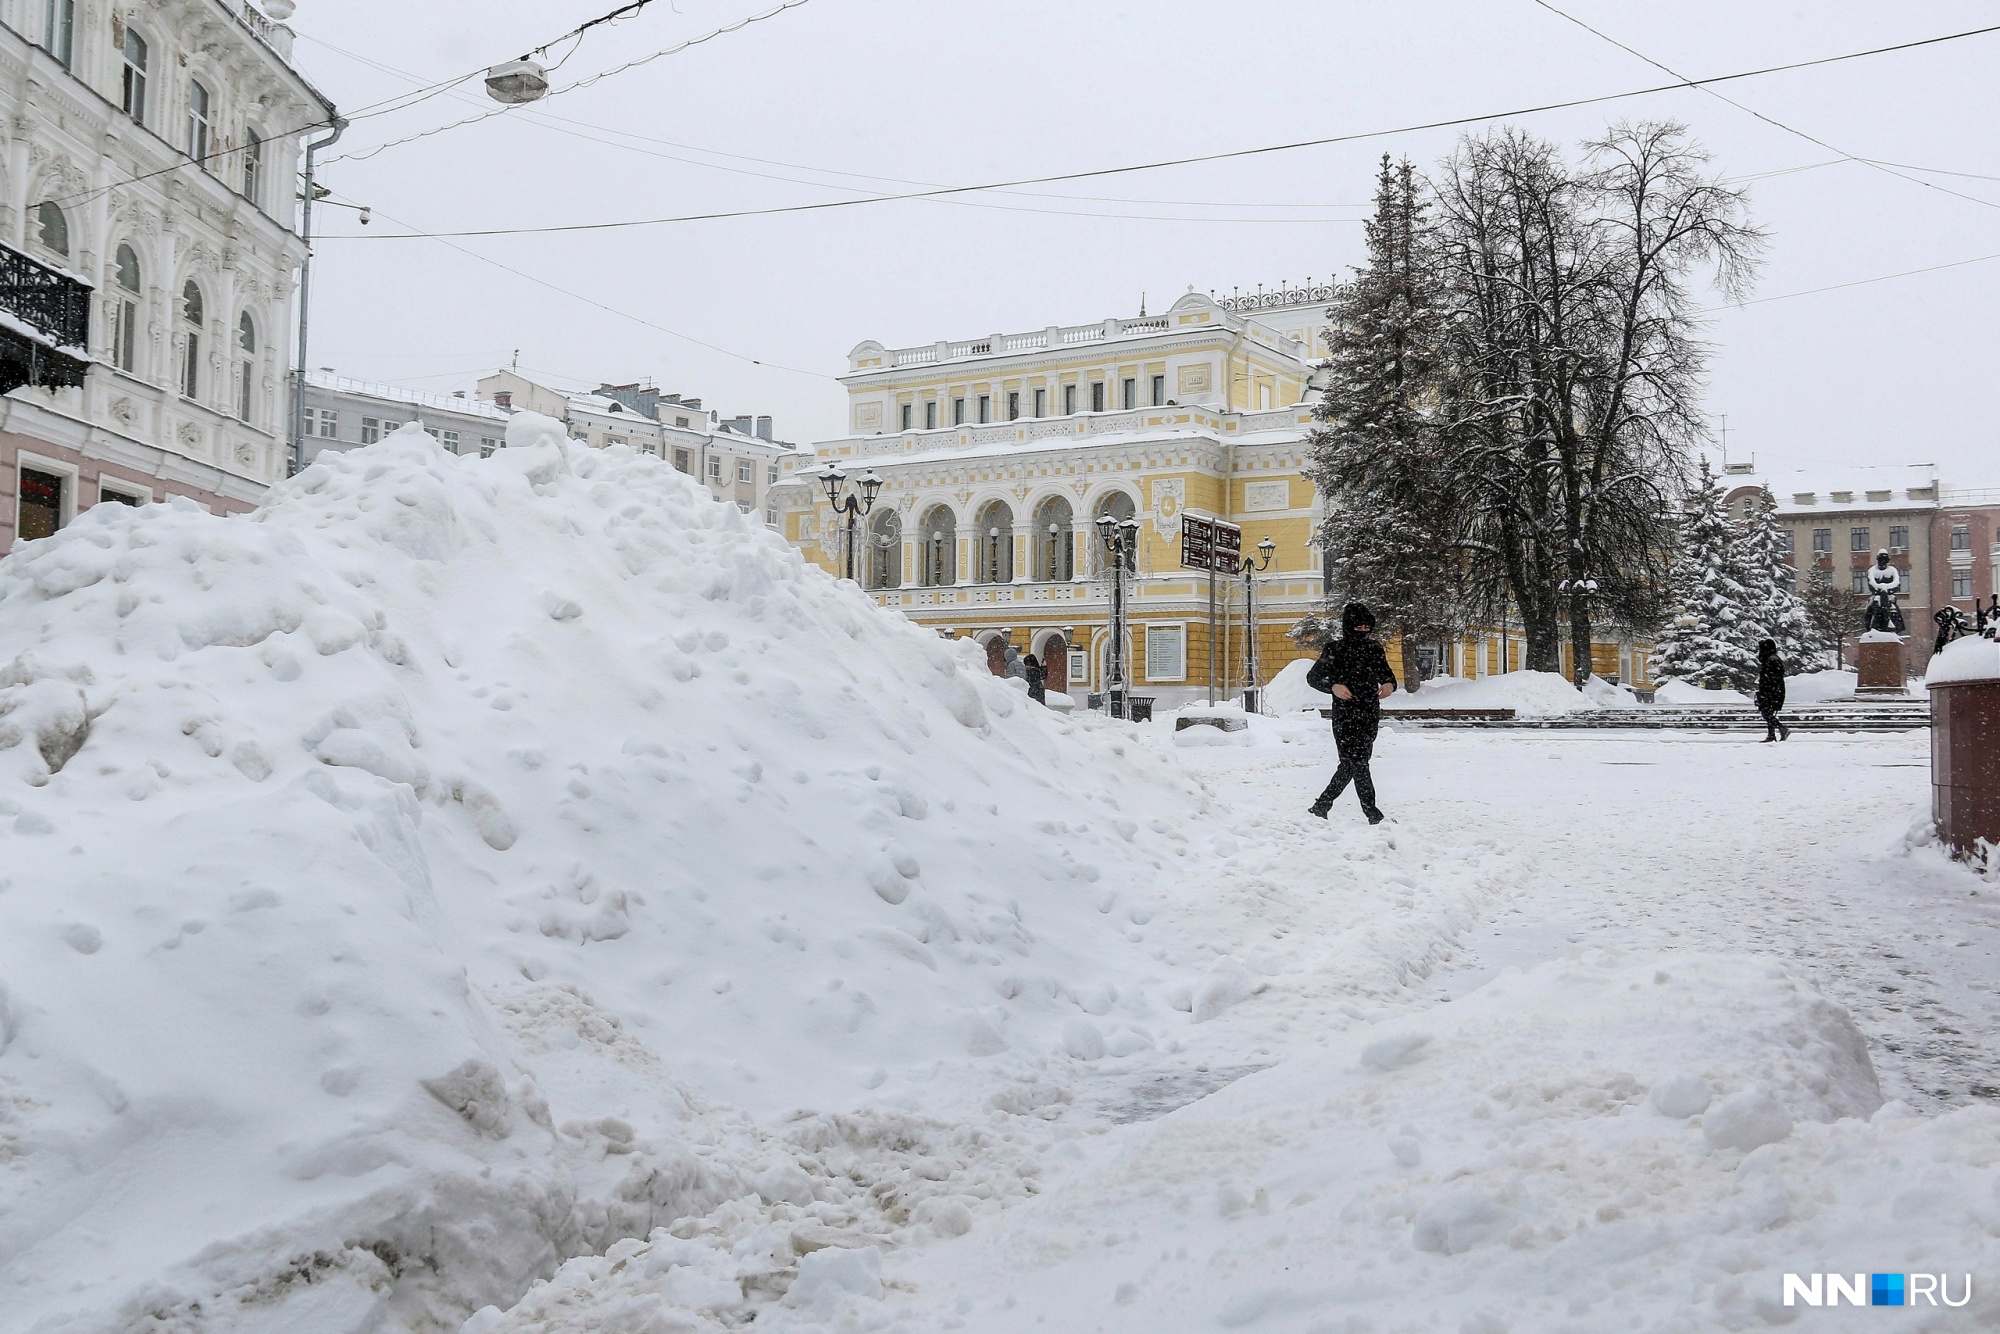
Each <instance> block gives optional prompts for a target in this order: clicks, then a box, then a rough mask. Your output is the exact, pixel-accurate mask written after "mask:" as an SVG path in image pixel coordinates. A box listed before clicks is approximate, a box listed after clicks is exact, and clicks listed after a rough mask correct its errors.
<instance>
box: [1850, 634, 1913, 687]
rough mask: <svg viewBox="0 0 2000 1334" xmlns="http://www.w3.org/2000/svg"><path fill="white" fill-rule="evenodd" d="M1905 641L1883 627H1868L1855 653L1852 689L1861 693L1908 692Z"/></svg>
mask: <svg viewBox="0 0 2000 1334" xmlns="http://www.w3.org/2000/svg"><path fill="white" fill-rule="evenodd" d="M1905 650H1906V641H1905V640H1904V639H1903V637H1902V636H1901V635H1892V634H1890V633H1889V632H1888V631H1886V630H1870V631H1869V632H1868V633H1867V634H1865V635H1863V636H1861V643H1860V646H1859V648H1858V649H1857V650H1856V652H1855V655H1854V668H1855V676H1856V678H1857V679H1856V681H1855V683H1854V693H1855V694H1857V695H1861V696H1864V697H1866V696H1877V697H1879V696H1882V695H1907V694H1909V693H1910V692H1909V690H1908V689H1907V688H1905V686H1904V684H1903V681H1904V678H1905V671H1904V657H1905Z"/></svg>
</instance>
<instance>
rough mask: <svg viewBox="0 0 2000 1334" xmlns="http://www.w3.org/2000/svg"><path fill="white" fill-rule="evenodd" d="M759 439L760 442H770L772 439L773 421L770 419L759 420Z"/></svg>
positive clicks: (762, 418)
mask: <svg viewBox="0 0 2000 1334" xmlns="http://www.w3.org/2000/svg"><path fill="white" fill-rule="evenodd" d="M757 438H758V439H759V440H769V439H770V438H771V419H770V418H769V417H759V418H758V419H757Z"/></svg>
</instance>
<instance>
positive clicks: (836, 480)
mask: <svg viewBox="0 0 2000 1334" xmlns="http://www.w3.org/2000/svg"><path fill="white" fill-rule="evenodd" d="M819 481H820V485H821V486H823V487H825V488H826V501H827V504H829V505H831V506H833V512H834V513H835V514H836V515H838V514H845V515H846V516H847V577H848V578H849V579H850V580H851V579H853V578H854V522H855V520H856V519H858V518H860V517H861V516H862V515H864V514H866V513H868V511H870V510H872V509H874V508H875V493H876V492H878V491H880V490H881V489H882V479H881V478H880V477H877V476H876V475H875V471H874V469H872V468H871V469H869V470H868V471H867V472H864V473H862V474H861V494H860V495H858V496H857V495H855V494H854V493H853V492H851V491H845V490H844V489H845V487H846V485H847V474H846V473H844V472H842V471H841V470H840V465H839V464H838V463H829V464H827V465H826V471H825V472H822V473H821V474H820V475H819Z"/></svg>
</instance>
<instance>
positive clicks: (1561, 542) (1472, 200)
mask: <svg viewBox="0 0 2000 1334" xmlns="http://www.w3.org/2000/svg"><path fill="white" fill-rule="evenodd" d="M1585 147H1586V153H1587V155H1586V159H1585V162H1584V165H1583V167H1582V169H1581V170H1572V169H1571V168H1570V167H1569V166H1568V164H1567V163H1565V162H1564V160H1563V158H1562V156H1561V154H1560V152H1559V151H1558V150H1557V149H1556V147H1555V146H1554V145H1552V144H1549V143H1547V142H1546V141H1543V140H1539V139H1535V138H1533V137H1531V136H1529V135H1526V134H1523V133H1521V132H1520V131H1517V130H1501V131H1497V132H1495V133H1492V134H1489V135H1484V136H1477V137H1468V138H1467V139H1466V140H1464V141H1463V142H1462V143H1461V144H1460V146H1459V149H1458V150H1457V152H1455V153H1454V154H1453V155H1452V157H1451V158H1450V159H1449V160H1448V161H1447V162H1446V163H1445V164H1444V167H1443V170H1442V172H1441V173H1440V176H1439V177H1438V179H1437V180H1436V182H1435V183H1434V193H1435V197H1436V199H1437V203H1438V219H1437V238H1438V251H1439V254H1440V257H1441V260H1440V270H1439V275H1440V281H1441V284H1442V286H1443V288H1444V290H1443V291H1442V293H1441V294H1440V304H1441V305H1442V306H1443V307H1444V308H1445V309H1446V310H1447V311H1448V312H1449V314H1448V318H1447V320H1446V323H1445V334H1444V351H1443V354H1442V355H1441V357H1440V366H1441V368H1442V377H1441V378H1442V384H1441V404H1442V406H1443V408H1444V412H1445V416H1446V421H1445V423H1444V424H1443V427H1442V430H1443V432H1444V434H1445V437H1446V438H1447V439H1448V441H1449V442H1450V449H1451V453H1452V456H1453V459H1452V465H1451V473H1452V482H1453V485H1452V487H1451V491H1452V493H1453V495H1454V499H1455V502H1456V505H1457V507H1458V511H1459V513H1460V516H1461V518H1460V524H1459V528H1460V531H1459V533H1458V538H1457V540H1458V542H1459V544H1460V547H1461V549H1463V550H1464V551H1466V552H1467V553H1469V554H1470V555H1471V556H1472V557H1473V558H1474V560H1475V561H1476V563H1478V564H1480V565H1482V566H1484V567H1485V568H1486V569H1487V570H1488V572H1489V578H1491V579H1493V580H1495V581H1504V583H1505V586H1506V589H1507V591H1508V592H1509V594H1511V596H1512V599H1513V601H1514V603H1515V605H1516V606H1517V607H1518V608H1519V611H1520V614H1521V618H1522V622H1523V629H1524V633H1525V635H1526V638H1527V665H1528V666H1529V667H1530V668H1532V669H1535V670H1541V671H1556V670H1559V669H1560V664H1561V654H1560V648H1559V645H1560V639H1561V625H1562V621H1563V619H1564V615H1565V612H1566V613H1567V619H1568V622H1569V628H1570V642H1571V645H1572V650H1573V654H1574V660H1575V664H1576V672H1577V679H1578V681H1579V682H1581V681H1582V680H1583V679H1584V678H1585V677H1587V676H1588V675H1589V672H1590V648H1591V642H1592V632H1593V625H1594V621H1595V618H1596V617H1597V616H1598V615H1599V614H1600V613H1602V614H1603V615H1606V616H1608V617H1609V618H1610V619H1612V620H1614V621H1617V622H1621V623H1624V624H1626V625H1631V626H1649V625H1652V624H1654V623H1655V622H1656V621H1657V619H1658V617H1659V615H1660V612H1661V609H1662V599H1663V595H1664V591H1665V590H1664V583H1665V580H1664V574H1665V569H1666V566H1667V556H1668V554H1669V553H1670V551H1671V549H1672V543H1673V538H1674V524H1675V518H1676V514H1677V511H1678V499H1679V496H1680V495H1681V493H1682V491H1683V489H1684V486H1685V482H1686V478H1687V473H1688V465H1689V460H1690V458H1691V456H1692V453H1693V448H1694V445H1695V444H1696V443H1697V442H1698V441H1699V439H1700V438H1701V435H1702V429H1703V428H1702V418H1701V415H1700V412H1699V401H1700V390H1701V381H1702V374H1703V369H1704V366H1705V363H1706V357H1707V353H1708V348H1707V345H1706V344H1705V343H1703V342H1702V341H1701V339H1700V337H1699V330H1700V316H1699V313H1698V309H1697V307H1696V304H1695V300H1694V290H1695V286H1696V283H1697V281H1698V280H1701V279H1706V280H1707V282H1708V283H1709V284H1712V285H1713V286H1714V287H1715V288H1717V289H1718V290H1719V291H1721V292H1722V294H1723V295H1725V296H1728V297H1735V296H1737V295H1740V294H1741V292H1742V291H1743V290H1744V289H1745V287H1746V285H1747V283H1748V282H1749V279H1750V278H1751V276H1752V274H1753V273H1754V271H1755V266H1756V260H1757V256H1758V254H1759V252H1760V250H1761V247H1762V244H1763V234H1762V233H1761V232H1760V231H1759V230H1757V229H1756V228H1754V227H1752V226H1750V225H1749V224H1748V223H1747V222H1746V221H1745V214H1746V209H1745V200H1744V196H1743V195H1742V193H1741V192H1739V191H1736V190H1732V189H1730V188H1728V187H1726V186H1723V185H1722V184H1720V183H1719V182H1718V181H1717V180H1715V179H1714V178H1713V177H1712V176H1711V175H1710V174H1709V173H1708V162H1709V159H1708V155H1707V154H1706V153H1704V152H1703V151H1702V150H1701V149H1699V148H1698V147H1696V146H1694V145H1693V144H1691V143H1690V142H1689V141H1688V139H1687V136H1686V131H1685V129H1684V127H1682V126H1680V125H1677V124H1672V123H1645V124H1641V125H1638V126H1629V125H1622V124H1621V125H1617V126H1614V127H1612V129H1611V130H1610V131H1609V132H1608V133H1607V134H1606V135H1605V136H1604V137H1603V138H1601V139H1599V140H1596V141H1594V142H1592V143H1590V144H1587V145H1586V146H1585ZM1584 581H1590V582H1591V583H1594V586H1595V587H1594V590H1593V591H1592V592H1589V593H1586V592H1584V591H1582V590H1583V589H1584V588H1588V587H1589V585H1588V584H1585V583H1584ZM1566 583H1567V585H1568V587H1569V588H1570V590H1571V591H1570V592H1569V593H1568V594H1565V593H1564V591H1563V590H1564V587H1565V584H1566Z"/></svg>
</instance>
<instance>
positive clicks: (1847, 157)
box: [1533, 0, 2000, 208]
mask: <svg viewBox="0 0 2000 1334" xmlns="http://www.w3.org/2000/svg"><path fill="white" fill-rule="evenodd" d="M1533 3H1534V4H1536V5H1539V6H1540V7H1541V8H1543V9H1546V10H1547V11H1548V12H1549V13H1551V14H1554V15H1555V16H1556V17H1557V18H1559V19H1562V20H1563V21H1564V22H1567V23H1573V24H1575V25H1576V26H1577V27H1579V28H1581V29H1583V30H1584V31H1585V32H1587V33H1589V34H1590V35H1591V36H1593V37H1595V38H1597V39H1598V40H1600V41H1604V42H1609V43H1610V44H1611V45H1613V46H1615V47H1617V48H1618V49H1619V50H1620V51H1623V52H1625V54H1627V55H1630V56H1636V57H1638V58H1639V59H1640V60H1643V61H1645V62H1646V63H1647V64H1648V65H1651V66H1652V67H1653V68H1654V69H1656V70H1659V71H1661V72H1662V73H1666V74H1671V75H1673V76H1674V77H1675V78H1676V79H1678V78H1682V77H1684V76H1683V75H1682V74H1681V73H1680V71H1678V70H1676V69H1673V68H1671V67H1669V66H1666V65H1663V64H1661V63H1660V62H1659V61H1657V60H1655V59H1653V58H1652V57H1651V56H1649V55H1647V54H1646V53H1645V52H1643V51H1640V50H1637V49H1635V48H1633V47H1631V46H1628V45H1626V44H1625V43H1624V42H1621V41H1619V40H1618V39H1617V38H1616V37H1613V36H1611V35H1610V34H1609V33H1607V32H1602V31H1600V30H1598V29H1596V28H1593V27H1591V26H1590V25H1589V24H1588V23H1585V22H1584V21H1583V20H1582V19H1580V18H1577V17H1576V16H1575V15H1574V14H1568V13H1565V12H1564V11H1562V10H1560V9H1557V8H1556V7H1555V6H1554V5H1553V4H1550V3H1549V0H1533ZM1701 91H1702V92H1704V93H1706V94H1708V95H1709V96H1710V97H1713V98H1714V99H1716V100H1717V101H1718V102H1724V103H1727V104H1728V105H1730V106H1732V107H1735V108H1736V109H1737V110H1738V111H1741V112H1743V113H1744V114H1745V115H1748V116H1754V117H1756V118H1757V119H1758V120H1761V121H1763V122H1764V123H1765V124H1766V125H1769V126H1772V127H1773V128H1775V129H1780V130H1783V131H1784V132H1785V133H1786V134H1789V135H1793V136H1795V137H1796V138H1800V139H1803V140H1805V141H1806V142H1807V143H1809V144H1814V145H1817V146H1818V147H1820V148H1824V149H1825V150H1826V151H1827V152H1829V153H1838V154H1840V156H1841V159H1842V160H1843V161H1847V162H1858V163H1860V164H1861V165H1862V166H1864V167H1870V168H1873V169H1874V170H1876V171H1879V172H1881V173H1882V174H1883V175H1885V176H1894V177H1895V178H1896V179H1897V180H1899V181H1908V182H1909V183H1910V184H1912V185H1920V186H1922V187H1924V188H1925V189H1926V190H1936V191H1937V192H1938V193H1939V194H1947V195H1950V196H1952V197H1953V198H1954V199H1963V200H1965V201H1967V202H1968V203H1973V204H1979V205H1981V206H1983V207H1985V208H2000V204H1996V203H1994V202H1993V201H1992V200H1990V199H1981V198H1980V197H1979V196H1977V195H1969V194H1965V193H1962V192H1961V191H1958V190H1953V189H1949V188H1948V187H1946V186H1942V185H1939V184H1938V183H1937V182H1936V181H1926V180H1923V179H1920V178H1919V177H1916V176H1905V175H1904V174H1903V173H1902V172H1900V171H1897V170H1895V169H1894V168H1892V167H1891V166H1889V165H1888V164H1887V163H1883V162H1879V161H1877V160H1876V159H1874V158H1865V157H1861V156H1859V155H1857V154H1854V153H1850V152H1848V151H1847V150H1846V149H1844V148H1836V147H1835V146H1834V145H1832V144H1830V143H1828V142H1827V141H1826V140H1824V139H1822V138H1820V137H1819V136H1817V135H1813V134H1808V133H1806V132H1805V131H1804V130H1801V129H1799V128H1798V127H1797V126H1796V125H1787V124H1785V122H1783V121H1781V120H1779V119H1777V118H1776V117H1774V116H1767V115H1765V114H1764V113H1763V112H1761V111H1758V110H1756V109H1755V108H1753V107H1747V106H1745V105H1743V103H1741V102H1738V101H1736V100H1735V99H1734V98H1732V97H1728V96H1726V95H1724V94H1722V93H1718V92H1717V91H1715V89H1713V88H1706V87H1704V88H1702V89H1701Z"/></svg>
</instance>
